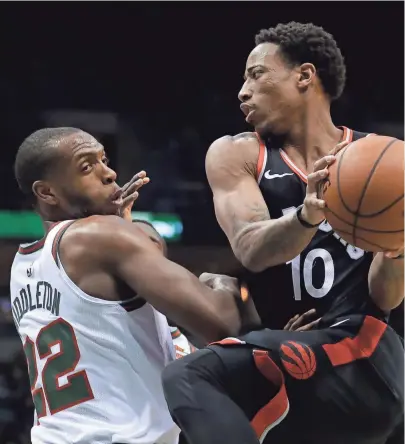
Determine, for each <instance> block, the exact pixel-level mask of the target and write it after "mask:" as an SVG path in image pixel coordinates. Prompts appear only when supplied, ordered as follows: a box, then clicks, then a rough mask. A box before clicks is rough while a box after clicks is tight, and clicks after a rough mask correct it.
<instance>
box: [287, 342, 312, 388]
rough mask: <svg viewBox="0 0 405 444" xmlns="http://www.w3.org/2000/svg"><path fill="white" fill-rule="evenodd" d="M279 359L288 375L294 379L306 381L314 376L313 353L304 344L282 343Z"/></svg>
mask: <svg viewBox="0 0 405 444" xmlns="http://www.w3.org/2000/svg"><path fill="white" fill-rule="evenodd" d="M280 357H281V362H282V363H283V366H284V368H285V369H286V370H287V372H288V374H290V375H291V376H292V377H293V378H295V379H308V378H310V377H311V376H313V375H314V374H315V371H316V358H315V353H314V352H313V351H312V349H311V348H310V347H308V345H306V344H300V343H298V342H294V341H287V342H284V343H283V344H281V347H280Z"/></svg>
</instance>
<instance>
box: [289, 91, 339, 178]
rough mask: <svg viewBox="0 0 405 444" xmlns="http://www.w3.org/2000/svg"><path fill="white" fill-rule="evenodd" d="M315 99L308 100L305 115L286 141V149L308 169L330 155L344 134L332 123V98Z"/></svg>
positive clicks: (298, 121) (294, 126) (298, 120)
mask: <svg viewBox="0 0 405 444" xmlns="http://www.w3.org/2000/svg"><path fill="white" fill-rule="evenodd" d="M314 99H315V100H311V101H308V104H307V106H306V107H305V115H304V116H302V118H301V119H297V123H296V124H295V125H293V126H292V128H291V130H290V131H289V133H288V134H286V136H285V139H284V143H283V149H284V151H285V152H286V153H287V154H288V155H289V156H290V157H291V158H294V159H292V160H293V161H295V160H297V163H299V164H300V166H301V167H303V169H304V170H306V171H309V170H310V169H311V168H312V166H313V164H314V162H315V161H316V160H318V159H320V158H321V157H323V156H326V155H327V154H328V153H329V152H330V151H331V150H332V149H333V148H334V147H335V145H336V144H337V143H339V141H340V139H341V137H342V130H340V129H338V128H336V127H335V125H334V124H333V122H332V117H331V115H330V104H329V103H328V101H327V100H326V99H324V98H323V97H319V96H317V97H315V98H314ZM297 166H298V165H297Z"/></svg>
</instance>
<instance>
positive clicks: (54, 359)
mask: <svg viewBox="0 0 405 444" xmlns="http://www.w3.org/2000/svg"><path fill="white" fill-rule="evenodd" d="M56 344H59V351H58V352H57V353H53V354H52V350H51V347H52V346H54V345H56ZM35 349H36V350H37V351H38V356H39V358H40V359H45V358H48V359H47V361H46V363H45V365H44V366H43V369H42V372H41V375H42V378H41V379H42V387H41V388H37V389H36V388H35V386H36V384H37V380H38V365H37V359H36V353H35ZM24 352H25V356H26V358H27V363H28V374H29V378H30V384H31V392H32V399H33V401H34V405H35V410H36V412H37V417H38V419H39V418H41V417H42V416H45V415H46V404H48V408H49V412H50V414H51V415H53V414H54V413H57V412H60V411H61V410H65V409H67V408H69V407H73V406H74V405H77V404H81V403H82V402H85V401H88V400H90V399H93V398H94V396H93V392H92V390H91V387H90V384H89V380H88V378H87V373H86V371H85V370H80V371H77V372H74V370H75V368H76V366H77V364H78V362H79V360H80V351H79V347H78V345H77V340H76V335H75V332H74V330H73V327H72V326H71V325H70V324H69V323H68V322H66V321H65V320H64V319H62V318H58V319H56V320H55V321H53V322H51V323H50V324H48V325H46V326H45V327H43V328H41V330H40V331H39V333H38V336H37V340H36V341H35V343H34V342H33V341H32V340H31V339H30V338H28V337H27V339H26V341H25V343H24ZM72 372H74V373H72ZM67 374H69V376H67V383H66V384H65V385H63V386H61V385H60V384H59V381H60V378H61V377H63V376H66V375H67Z"/></svg>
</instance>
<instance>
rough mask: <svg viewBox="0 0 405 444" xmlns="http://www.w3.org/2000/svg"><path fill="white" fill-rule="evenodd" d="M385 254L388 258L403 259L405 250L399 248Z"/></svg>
mask: <svg viewBox="0 0 405 444" xmlns="http://www.w3.org/2000/svg"><path fill="white" fill-rule="evenodd" d="M384 256H385V257H387V258H388V259H403V257H404V250H403V249H401V250H397V251H385V252H384Z"/></svg>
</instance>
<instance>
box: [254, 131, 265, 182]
mask: <svg viewBox="0 0 405 444" xmlns="http://www.w3.org/2000/svg"><path fill="white" fill-rule="evenodd" d="M255 135H256V137H257V140H258V142H259V157H258V158H257V165H256V179H257V180H260V178H261V176H262V175H263V169H264V168H265V167H266V165H265V162H264V158H265V154H266V144H265V143H264V142H263V140H262V138H261V137H260V136H259V134H258V133H255Z"/></svg>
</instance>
